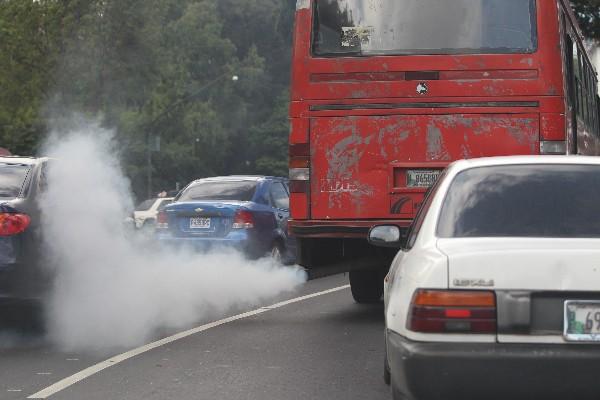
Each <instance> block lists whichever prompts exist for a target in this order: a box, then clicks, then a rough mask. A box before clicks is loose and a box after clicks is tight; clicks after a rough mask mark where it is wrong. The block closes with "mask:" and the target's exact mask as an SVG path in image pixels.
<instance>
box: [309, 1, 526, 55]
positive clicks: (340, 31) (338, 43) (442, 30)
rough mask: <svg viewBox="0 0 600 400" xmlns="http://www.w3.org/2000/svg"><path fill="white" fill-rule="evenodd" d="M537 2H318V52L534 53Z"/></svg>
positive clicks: (315, 44) (315, 49)
mask: <svg viewBox="0 0 600 400" xmlns="http://www.w3.org/2000/svg"><path fill="white" fill-rule="evenodd" d="M536 48H537V30H536V13H535V0H443V1H440V0H315V24H314V28H313V53H314V55H316V56H325V57H327V56H329V57H335V56H370V55H409V54H477V53H479V54H484V53H494V54H498V53H532V52H534V51H535V50H536Z"/></svg>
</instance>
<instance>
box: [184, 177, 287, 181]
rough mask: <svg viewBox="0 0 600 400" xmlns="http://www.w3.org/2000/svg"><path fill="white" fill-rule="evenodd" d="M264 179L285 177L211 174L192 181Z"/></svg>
mask: <svg viewBox="0 0 600 400" xmlns="http://www.w3.org/2000/svg"><path fill="white" fill-rule="evenodd" d="M265 179H279V180H286V179H287V178H281V177H276V176H264V175H228V176H213V177H210V178H201V179H196V180H195V181H194V182H219V181H226V182H227V181H228V182H238V181H251V182H258V181H262V180H265Z"/></svg>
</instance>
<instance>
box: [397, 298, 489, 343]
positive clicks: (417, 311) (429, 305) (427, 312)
mask: <svg viewBox="0 0 600 400" xmlns="http://www.w3.org/2000/svg"><path fill="white" fill-rule="evenodd" d="M496 325H497V324H496V296H495V294H494V292H484V291H452V290H417V292H416V293H415V295H414V297H413V301H412V303H411V309H410V313H409V317H408V329H409V330H411V331H413V332H421V333H477V334H494V333H496V331H497V328H496Z"/></svg>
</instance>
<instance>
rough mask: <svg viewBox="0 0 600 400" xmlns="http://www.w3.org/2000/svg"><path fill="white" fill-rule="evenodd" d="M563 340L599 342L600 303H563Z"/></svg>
mask: <svg viewBox="0 0 600 400" xmlns="http://www.w3.org/2000/svg"><path fill="white" fill-rule="evenodd" d="M565 339H566V340H567V341H572V342H600V301H583V300H581V301H575V300H573V301H567V302H565Z"/></svg>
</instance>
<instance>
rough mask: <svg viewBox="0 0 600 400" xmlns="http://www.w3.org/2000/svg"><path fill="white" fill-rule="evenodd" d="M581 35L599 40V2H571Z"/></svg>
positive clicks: (575, 0) (579, 0) (578, 0)
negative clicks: (581, 31)
mask: <svg viewBox="0 0 600 400" xmlns="http://www.w3.org/2000/svg"><path fill="white" fill-rule="evenodd" d="M571 4H572V5H573V10H574V11H575V15H576V16H577V19H578V20H579V25H580V26H581V29H582V30H583V34H584V35H585V36H586V37H587V38H590V39H594V40H600V0H571Z"/></svg>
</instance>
